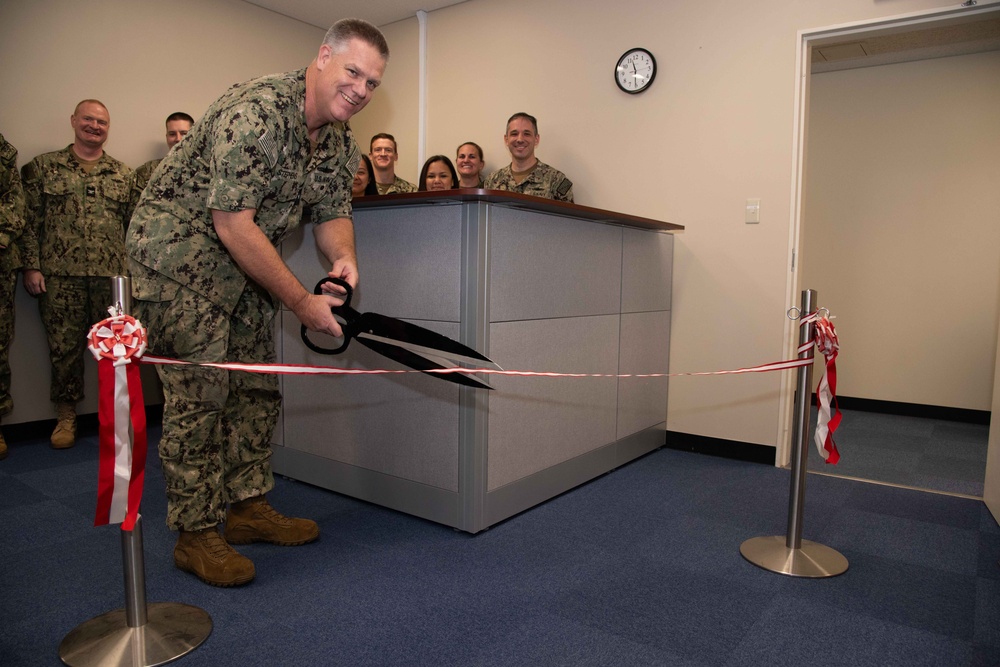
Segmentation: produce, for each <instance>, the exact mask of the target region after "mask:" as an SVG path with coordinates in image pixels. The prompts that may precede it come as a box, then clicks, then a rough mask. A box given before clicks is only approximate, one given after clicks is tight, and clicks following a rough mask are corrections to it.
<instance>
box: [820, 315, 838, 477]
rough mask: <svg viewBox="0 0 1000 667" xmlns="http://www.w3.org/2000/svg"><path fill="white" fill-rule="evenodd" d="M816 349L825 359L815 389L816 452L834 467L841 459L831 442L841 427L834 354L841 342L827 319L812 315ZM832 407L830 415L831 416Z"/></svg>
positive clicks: (835, 446)
mask: <svg viewBox="0 0 1000 667" xmlns="http://www.w3.org/2000/svg"><path fill="white" fill-rule="evenodd" d="M815 324H816V329H815V331H816V333H815V338H814V340H815V343H816V349H817V350H818V351H819V352H820V354H822V355H823V357H824V358H825V359H826V372H825V373H824V374H823V377H821V378H820V380H819V386H818V387H817V388H816V411H817V415H818V416H817V420H816V435H815V437H814V439H815V441H816V449H818V450H819V455H820V456H822V457H823V458H824V459H825V460H826V462H827V463H830V464H836V463H837V461H839V460H840V452H839V451H837V445H836V444H834V442H833V434H834V432H835V431H836V430H837V428H838V427H839V426H840V420H841V419H842V415H841V414H840V408H839V407H838V406H837V353H838V351H839V350H840V342H839V341H838V340H837V332H836V331H835V330H834V328H833V323H832V322H830V320H829V318H827V317H824V316H820V315H818V314H817V315H816V316H815ZM831 408H832V413H831Z"/></svg>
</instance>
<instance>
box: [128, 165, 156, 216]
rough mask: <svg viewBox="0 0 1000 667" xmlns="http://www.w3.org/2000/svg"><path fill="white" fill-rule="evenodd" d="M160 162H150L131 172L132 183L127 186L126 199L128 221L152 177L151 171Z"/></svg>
mask: <svg viewBox="0 0 1000 667" xmlns="http://www.w3.org/2000/svg"><path fill="white" fill-rule="evenodd" d="M161 162H163V160H162V159H157V160H150V161H149V162H146V163H145V164H143V165H142V166H140V167H139V168H138V169H136V170H135V171H133V172H132V182H131V183H130V185H129V198H128V204H129V215H128V217H129V218H130V219H131V217H132V213H133V212H134V211H135V207H136V206H138V205H139V197H141V196H142V191H143V190H145V189H146V184H147V183H149V179H150V177H152V175H153V171H154V170H155V169H156V167H157V165H159V164H160V163H161Z"/></svg>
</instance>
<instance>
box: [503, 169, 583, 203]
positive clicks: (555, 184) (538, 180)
mask: <svg viewBox="0 0 1000 667" xmlns="http://www.w3.org/2000/svg"><path fill="white" fill-rule="evenodd" d="M484 187H485V188H486V189H487V190H506V191H508V192H519V193H521V194H523V195H534V196H535V197H544V198H545V199H555V200H556V201H566V202H570V203H572V202H573V182H572V181H570V180H569V179H568V178H566V175H565V174H563V173H562V172H561V171H559V170H558V169H554V168H552V167H550V166H549V165H547V164H545V163H544V162H542V161H541V160H539V161H538V163H537V164H536V165H535V168H534V169H533V170H532V172H531V173H530V174H528V177H527V178H526V179H524V180H523V181H521V183H520V184H518V183H516V182H515V181H514V175H513V174H512V173H511V169H510V165H507V166H506V167H503V168H502V169H498V170H497V171H494V172H493V173H492V174H490V176H489V178H487V179H486V183H485V184H484Z"/></svg>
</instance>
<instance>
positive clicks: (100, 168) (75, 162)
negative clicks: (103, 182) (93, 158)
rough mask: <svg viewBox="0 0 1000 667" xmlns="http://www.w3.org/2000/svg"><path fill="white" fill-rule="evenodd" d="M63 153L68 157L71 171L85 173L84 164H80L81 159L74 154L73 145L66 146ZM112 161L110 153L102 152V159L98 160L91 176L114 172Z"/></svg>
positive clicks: (67, 160)
mask: <svg viewBox="0 0 1000 667" xmlns="http://www.w3.org/2000/svg"><path fill="white" fill-rule="evenodd" d="M62 152H63V153H64V154H65V156H66V166H68V167H70V168H71V169H79V170H80V171H83V164H81V163H80V159H79V158H78V157H77V156H76V153H74V152H73V144H70V145H68V146H66V148H65V149H64V150H63V151H62ZM111 160H112V158H111V156H110V155H108V152H107V151H102V152H101V157H99V158H98V159H97V163H96V164H95V165H94V169H93V170H92V171H91V172H90V173H91V175H93V174H95V173H96V174H103V173H109V172H112V171H114V170H115V169H114V165H112V164H111Z"/></svg>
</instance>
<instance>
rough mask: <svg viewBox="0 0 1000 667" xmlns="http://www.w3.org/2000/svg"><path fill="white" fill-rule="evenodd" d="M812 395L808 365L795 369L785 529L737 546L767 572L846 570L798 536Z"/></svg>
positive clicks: (838, 558) (808, 299)
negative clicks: (777, 533)
mask: <svg viewBox="0 0 1000 667" xmlns="http://www.w3.org/2000/svg"><path fill="white" fill-rule="evenodd" d="M815 304H816V291H815V290H803V291H802V306H801V308H800V309H799V318H800V319H801V318H803V317H808V316H809V315H811V314H812V313H813V311H814V310H815ZM815 332H816V325H815V324H814V323H813V322H812V320H809V321H807V322H805V323H804V324H802V325H801V326H800V327H799V348H800V349H801V348H803V346H804V345H806V344H807V343H809V342H810V341H812V340H813V338H814V336H815ZM813 356H815V352H814V351H813V350H811V349H805V350H803V351H802V352H799V356H798V358H799V359H811V358H812V357H813ZM811 395H812V364H809V365H807V366H801V367H799V369H798V384H797V385H796V389H795V411H794V423H793V424H792V441H791V446H792V479H791V483H790V484H789V487H788V531H787V532H786V533H785V535H784V536H783V537H782V536H780V535H771V536H766V537H753V538H751V539H749V540H746V541H745V542H743V544H741V545H740V553H741V554H742V555H743V557H744V558H746V559H747V560H748V561H750V562H751V563H753V564H754V565H757V566H758V567H762V568H764V569H765V570H770V571H771V572H777V573H778V574H787V575H790V576H793V577H812V578H821V577H833V576H836V575H838V574H842V573H844V572H846V571H847V566H848V563H847V559H846V558H844V557H843V556H842V555H841V554H840V552H838V551H836V550H834V549H831V548H830V547H828V546H824V545H822V544H818V543H816V542H810V541H809V540H803V539H802V517H803V511H804V508H805V499H806V461H807V460H808V452H809V449H808V448H809V398H810V396H811Z"/></svg>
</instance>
